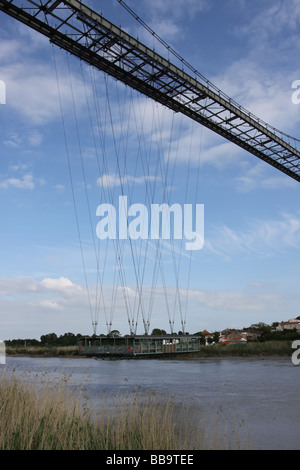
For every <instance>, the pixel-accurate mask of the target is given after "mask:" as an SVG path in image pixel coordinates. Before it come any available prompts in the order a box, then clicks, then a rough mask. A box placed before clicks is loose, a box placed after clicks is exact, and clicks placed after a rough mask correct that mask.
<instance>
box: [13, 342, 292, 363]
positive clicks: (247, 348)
mask: <svg viewBox="0 0 300 470" xmlns="http://www.w3.org/2000/svg"><path fill="white" fill-rule="evenodd" d="M292 352H293V350H292V347H291V341H266V342H249V343H247V344H240V343H236V344H227V345H221V344H213V345H210V346H202V347H201V350H200V351H198V352H193V353H189V354H175V355H165V356H164V358H165V359H172V358H173V359H174V358H175V359H180V360H193V359H199V358H206V357H207V358H213V357H275V356H278V357H284V356H285V357H286V356H291V354H292ZM6 355H7V356H12V357H17V356H29V357H65V358H72V357H79V350H78V347H77V346H51V347H47V346H15V347H12V346H9V347H7V348H6ZM140 358H142V357H140Z"/></svg>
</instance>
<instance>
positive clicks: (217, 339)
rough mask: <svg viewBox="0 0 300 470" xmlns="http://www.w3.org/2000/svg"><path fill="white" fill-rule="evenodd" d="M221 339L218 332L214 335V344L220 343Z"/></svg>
mask: <svg viewBox="0 0 300 470" xmlns="http://www.w3.org/2000/svg"><path fill="white" fill-rule="evenodd" d="M219 339H220V333H219V332H218V331H216V332H215V333H214V335H213V342H214V343H218V342H219Z"/></svg>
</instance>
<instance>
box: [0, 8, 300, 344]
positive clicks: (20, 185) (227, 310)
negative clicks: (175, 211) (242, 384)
mask: <svg viewBox="0 0 300 470" xmlns="http://www.w3.org/2000/svg"><path fill="white" fill-rule="evenodd" d="M86 3H87V4H88V5H90V6H91V7H92V8H93V9H95V10H96V11H98V12H103V14H104V15H106V16H107V17H108V18H109V19H110V20H111V21H112V22H114V23H115V24H116V25H118V26H120V25H121V26H123V27H124V28H125V29H126V30H127V31H128V32H129V33H130V34H132V35H133V36H135V37H136V36H138V37H139V39H140V40H141V41H145V42H147V44H148V45H150V46H152V45H155V48H156V50H157V51H158V52H159V53H161V54H164V50H163V49H162V47H161V46H160V45H159V44H154V43H153V38H151V37H150V38H149V37H147V34H146V33H145V31H144V30H143V28H142V27H141V25H137V24H135V23H134V22H133V20H132V18H131V17H130V16H129V15H128V13H126V12H125V11H124V9H122V7H121V6H120V5H119V3H118V2H117V1H116V0H114V1H112V0H109V1H108V0H102V1H96V0H93V1H92V0H90V1H89V2H86ZM128 4H129V5H130V7H131V8H132V9H133V10H134V11H135V12H136V14H137V15H138V16H140V17H141V18H142V19H143V20H144V21H145V22H146V23H147V24H149V25H150V27H151V28H153V30H155V31H156V33H157V34H159V35H160V36H161V37H162V38H163V39H164V40H165V41H166V42H167V43H169V44H170V45H171V46H172V47H173V49H175V50H176V51H177V52H178V53H179V54H180V55H181V56H182V57H184V58H185V60H186V61H187V62H189V63H190V64H191V65H193V66H194V67H195V68H196V69H197V70H198V71H199V72H200V73H201V74H202V75H204V76H205V77H206V78H207V79H209V80H210V81H211V82H212V83H214V84H215V85H216V86H218V87H219V88H220V89H221V90H222V91H224V92H225V93H226V94H227V95H229V96H231V97H232V98H234V99H235V100H236V101H237V102H239V103H240V104H241V105H242V106H244V107H245V108H247V109H249V110H250V111H251V112H253V113H254V114H255V115H257V116H259V117H260V118H261V119H263V120H264V121H266V122H268V123H269V124H271V125H273V126H274V127H277V128H279V129H280V130H282V131H284V132H286V133H288V134H290V135H292V136H295V137H298V138H300V134H299V121H300V105H295V104H293V103H292V99H291V98H292V93H293V90H292V88H291V86H292V82H293V81H294V80H300V66H299V61H298V60H297V58H298V57H299V50H300V36H299V22H300V5H299V2H297V1H296V0H280V1H279V0H260V1H258V0H251V1H249V0H247V1H246V0H224V1H220V0H185V1H181V0H176V1H174V0H172V1H171V0H164V1H161V0H152V1H151V2H148V1H147V2H146V0H140V1H138V2H137V1H134V0H132V1H129V0H128ZM55 66H56V68H57V70H58V79H57V77H56V73H55ZM0 80H3V81H4V82H5V84H6V104H1V105H0V123H1V136H0V156H1V161H0V214H1V231H0V246H1V248H0V253H1V255H0V259H1V263H0V337H1V338H2V339H11V338H37V339H39V338H40V336H41V335H42V334H46V333H49V332H55V333H56V334H58V335H59V334H63V333H65V332H68V331H71V332H73V333H79V332H80V333H83V334H90V333H91V332H92V328H91V321H92V319H94V318H95V317H94V312H95V310H94V309H95V305H96V303H97V301H99V300H100V304H99V305H100V310H99V312H98V313H97V316H98V315H99V317H98V322H99V324H98V333H102V332H103V333H106V328H107V327H106V320H107V318H110V315H111V314H113V324H112V326H113V328H116V329H119V330H120V331H121V332H122V333H123V334H127V333H128V318H127V314H128V311H130V312H131V313H130V315H132V318H133V317H134V315H135V314H136V312H138V303H139V302H138V298H137V296H136V291H137V288H136V279H138V284H139V289H140V290H139V292H140V293H141V294H142V302H143V311H144V312H145V314H146V313H147V315H148V313H151V327H150V330H151V329H152V328H154V327H160V328H165V329H166V330H167V331H169V325H168V312H169V314H170V315H171V317H172V319H173V318H174V330H175V331H178V330H181V321H180V319H181V315H183V317H184V318H185V317H186V331H188V332H190V333H193V332H196V331H201V330H203V329H207V330H209V331H214V330H222V329H224V328H226V327H235V328H242V327H244V326H249V325H251V324H252V323H257V322H259V321H262V322H265V323H268V324H270V323H272V322H273V321H281V320H286V319H289V318H292V317H295V316H297V315H300V310H299V301H300V295H299V291H300V289H299V281H300V267H299V266H300V263H299V261H300V251H299V248H300V209H299V201H300V186H299V183H297V182H295V181H294V180H292V179H291V178H289V177H287V176H285V175H284V174H282V173H280V172H279V171H277V170H276V169H274V168H272V167H271V166H269V165H267V164H266V163H264V162H262V161H260V160H259V159H258V158H256V157H254V156H252V155H250V154H248V153H246V152H245V151H243V150H241V149H239V148H238V147H236V146H234V145H233V144H230V143H228V142H227V141H225V140H224V139H222V138H220V137H218V136H216V135H215V134H214V133H212V132H211V131H209V130H207V129H205V128H202V127H201V126H200V125H198V124H196V123H193V122H192V121H190V120H188V119H186V118H183V117H181V116H180V115H177V114H176V115H174V113H172V112H170V111H169V110H167V109H165V108H162V107H161V106H159V105H157V104H156V103H154V102H152V101H151V100H150V99H146V98H145V97H143V96H142V95H139V94H138V93H136V92H134V91H132V90H130V89H129V88H128V87H125V86H123V85H122V84H120V83H117V82H116V81H115V80H113V79H111V78H110V77H106V76H104V74H102V73H101V72H98V71H93V70H92V69H91V68H90V67H88V66H86V65H85V64H81V63H80V62H79V61H78V60H77V59H75V58H72V57H69V56H67V55H66V53H65V52H63V51H61V50H59V49H57V48H54V47H53V46H51V45H50V44H49V42H48V40H47V39H46V38H43V37H42V36H40V35H38V34H37V33H35V32H33V31H31V30H30V29H29V28H27V27H25V26H23V25H21V24H19V23H18V22H16V21H15V20H12V19H10V18H9V17H7V16H6V15H4V14H3V13H1V16H0ZM59 97H60V99H61V103H62V111H61V108H60V102H59ZM62 118H63V123H64V128H63V125H62ZM112 123H113V125H112ZM68 157H69V160H68ZM68 162H69V163H70V167H69V166H68ZM69 169H70V170H71V175H72V178H71V179H70V172H69ZM120 175H122V184H121V182H120V178H119V176H120ZM187 178H188V179H187ZM71 183H72V185H73V190H74V198H75V206H74V200H73V193H72V186H71ZM147 191H153V195H154V196H153V197H154V199H153V200H154V201H155V202H157V203H161V202H164V201H165V200H167V201H169V202H177V203H179V204H184V203H190V204H196V203H197V204H204V206H205V244H204V248H203V249H202V250H200V251H197V252H193V253H192V254H191V253H187V252H186V251H185V250H184V249H183V248H182V245H181V244H180V243H178V242H176V243H171V242H168V241H165V242H164V243H162V244H160V245H159V250H161V251H160V253H161V264H160V265H159V269H158V271H157V277H155V280H156V281H155V283H154V284H153V279H154V277H153V273H156V271H155V269H156V268H157V264H156V263H155V259H157V258H156V257H155V253H156V250H157V245H155V243H152V242H151V241H150V242H148V243H146V242H145V241H141V240H139V241H137V242H135V243H133V244H132V245H131V244H130V243H129V242H126V243H123V244H120V245H118V246H119V249H120V250H121V252H119V255H120V256H118V257H117V258H116V252H115V244H114V242H113V241H112V240H108V241H105V242H104V243H102V244H101V246H100V251H101V252H100V255H99V257H98V254H97V253H98V248H99V244H98V240H97V238H96V236H95V233H96V225H97V223H98V221H99V218H98V217H96V208H97V206H98V205H99V204H101V203H104V202H106V203H112V202H113V203H114V204H116V201H117V200H118V196H119V195H121V194H126V195H128V198H129V200H130V202H131V203H146V200H147V194H146V192H147ZM111 192H113V194H114V197H113V199H111ZM151 194H152V193H151ZM148 202H149V201H148ZM75 209H76V213H77V220H76V217H75ZM77 221H78V225H77ZM78 227H79V231H80V237H79V236H78ZM80 242H81V244H80ZM132 253H133V254H134V256H133V257H132ZM82 255H83V256H82ZM190 255H191V256H190ZM119 258H121V259H122V263H121V265H120V264H119V262H118V259H119ZM116 259H117V261H116ZM83 261H84V264H83ZM174 263H175V265H176V268H177V270H176V273H177V274H176V273H174V269H173V268H174ZM136 269H137V270H138V274H137V271H136ZM99 280H101V286H102V290H99V289H98V290H97V287H95V286H97V285H99V283H97V281H99ZM187 292H188V295H187ZM100 294H103V299H104V300H103V299H102V297H101V295H100ZM124 295H125V296H126V297H124ZM124 298H125V299H126V301H127V302H129V304H130V307H128V306H127V307H126V305H125V301H124ZM138 332H143V328H142V317H141V314H139V327H138Z"/></svg>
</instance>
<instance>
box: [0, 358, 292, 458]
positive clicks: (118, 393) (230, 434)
mask: <svg viewBox="0 0 300 470" xmlns="http://www.w3.org/2000/svg"><path fill="white" fill-rule="evenodd" d="M3 372H4V374H5V376H6V377H7V378H9V376H10V374H12V376H13V377H14V378H15V379H16V380H17V381H18V383H19V382H20V383H21V386H22V387H23V386H26V390H27V386H28V387H29V389H30V392H31V393H30V396H31V397H33V398H32V401H31V402H29V403H28V406H27V405H26V406H25V403H24V400H23V398H24V395H23V393H24V392H23V390H21V392H20V394H19V395H18V396H17V397H16V401H15V404H12V408H10V409H14V412H12V413H10V412H9V410H8V409H7V413H4V412H3V413H2V416H3V417H4V416H7V419H8V417H9V416H14V420H13V421H12V423H10V422H9V419H8V421H7V425H6V424H5V423H4V422H3V423H1V424H2V426H1V427H0V429H2V430H4V431H5V434H6V438H5V440H6V442H7V444H8V445H12V446H18V445H19V440H18V436H19V438H20V439H21V438H22V439H23V438H24V439H25V436H26V432H24V433H23V432H21V430H22V429H24V427H23V428H22V426H24V425H25V422H26V423H28V429H29V435H30V436H31V437H30V441H28V440H27V441H26V440H25V442H23V444H22V445H25V446H26V445H27V443H28V445H29V446H31V448H33V447H32V446H34V445H37V446H43V447H47V446H48V445H49V446H50V447H51V446H53V447H54V448H55V446H56V448H74V446H76V445H78V446H79V447H80V448H93V449H95V448H100V447H102V446H103V447H104V448H106V449H107V448H108V447H105V446H106V445H107V446H109V442H106V443H105V441H103V440H102V441H100V440H98V437H97V436H98V435H99V439H100V436H102V437H105V436H104V435H103V432H102V431H104V430H106V431H105V433H104V434H105V435H107V436H111V434H110V433H111V432H112V433H113V436H115V438H116V439H118V442H119V444H117V443H116V441H114V443H112V444H111V445H112V447H114V448H115V449H117V448H120V447H119V446H124V444H125V446H126V448H127V449H129V448H131V449H133V448H136V447H135V443H136V441H135V437H134V436H139V437H138V440H139V446H140V447H139V448H141V447H143V448H146V447H147V445H150V446H153V447H152V449H154V448H159V449H162V448H163V447H165V450H166V449H168V448H173V449H174V447H175V448H176V449H180V448H181V446H180V443H181V442H183V441H185V443H184V444H183V445H184V448H186V449H191V447H193V448H195V449H247V450H250V449H257V450H259V449H262V450H263V449H264V450H267V449H277V450H278V449H285V450H286V449H295V450H296V449H299V437H298V435H299V433H298V429H299V424H298V423H299V421H300V408H299V407H297V406H295V403H297V393H298V390H299V368H298V367H296V366H295V365H294V364H293V363H292V361H291V357H275V356H273V357H270V356H260V357H254V356H253V357H251V358H247V357H232V358H229V357H217V358H208V357H206V358H198V360H196V359H195V360H190V361H184V360H172V361H169V360H155V359H153V360H151V361H132V360H126V359H125V360H121V361H102V360H100V361H95V360H94V359H92V358H81V357H73V358H72V359H68V358H67V357H66V358H58V357H52V358H51V357H44V358H37V357H29V356H28V357H8V358H7V361H6V367H5V368H4V369H3ZM7 374H8V375H7ZM1 382H2V383H4V382H3V381H2V380H1V381H0V383H1ZM49 388H50V389H51V390H53V391H54V397H53V398H55V396H57V397H58V398H59V402H58V403H57V404H56V403H54V402H53V401H52V398H51V399H50V394H49ZM14 390H15V389H10V391H9V390H8V389H6V391H5V390H4V389H3V393H1V394H0V395H1V397H2V399H1V400H0V401H1V403H2V405H1V406H4V405H5V407H6V406H8V405H9V403H10V400H7V397H9V398H12V397H13V396H16V395H14ZM37 390H39V393H37ZM61 390H63V391H64V392H66V393H67V395H66V396H67V400H60V399H61V398H62V396H61ZM43 391H45V394H43V393H42V392H43ZM8 392H9V393H8ZM69 394H70V397H71V396H73V394H75V396H76V400H77V399H78V398H79V397H81V399H82V402H81V405H80V409H81V410H82V411H83V415H84V416H87V415H88V414H89V411H90V412H91V414H90V416H91V417H92V418H94V416H96V415H98V413H100V415H102V413H103V412H104V413H106V416H107V418H108V421H107V422H106V421H105V420H104V421H102V420H101V421H98V423H99V424H100V427H99V428H98V431H99V434H98V431H97V429H94V431H95V433H94V431H92V430H91V428H90V426H91V425H92V423H91V421H89V422H88V421H87V422H85V423H83V422H82V421H81V418H82V416H81V415H80V414H79V415H78V414H77V413H75V415H74V414H73V411H72V409H74V407H73V408H72V407H71V408H72V409H71V413H70V414H69V413H67V414H64V412H63V411H64V409H65V405H66V404H67V402H68V403H69V404H71V403H72V400H71V399H69V398H68V396H69ZM42 395H43V397H44V398H45V403H50V405H49V406H50V408H49V413H48V412H47V409H46V407H45V405H44V401H42V402H39V405H38V403H37V401H36V399H37V397H42ZM18 397H19V399H18ZM20 397H22V399H21V398H20ZM51 397H52V394H51ZM148 399H149V401H148ZM64 403H65V405H64ZM146 403H147V404H149V406H147V409H148V412H149V414H147V413H148V412H147V413H144V410H145V407H144V404H146ZM18 404H20V406H21V408H20V407H19V408H18ZM33 404H35V405H34V406H36V408H35V413H37V415H36V416H32V414H31V413H33V412H34V408H33V406H32V405H33ZM37 405H38V406H37ZM135 405H137V406H135ZM2 409H3V408H2ZM68 409H69V408H68ZM26 410H28V413H30V415H29V416H28V419H27V417H26V416H25V417H24V420H23V418H22V414H24V412H25V411H26ZM51 410H53V411H51ZM54 411H55V413H54ZM125 411H126V412H127V411H129V412H130V413H131V411H132V414H131V415H130V417H129V416H128V415H126V413H125ZM133 411H134V412H133ZM157 411H159V413H158V414H157ZM164 411H166V412H167V411H168V413H165V414H163V413H164ZM41 412H42V416H43V417H44V419H43V422H42V423H41V420H39V417H40V416H41V415H40V413H41ZM50 412H51V413H50ZM124 413H125V414H124ZM160 415H161V418H163V419H162V420H161V421H159V419H160ZM15 416H18V417H20V420H19V421H18V422H19V423H21V424H20V426H19V427H18V426H17V429H12V428H11V426H12V425H17V423H16V421H15ZM140 417H142V420H141V421H139V419H140ZM25 418H26V419H25ZM119 418H120V419H119ZM123 418H124V419H123ZM178 418H180V419H179V421H178ZM181 418H182V419H181ZM18 419H19V418H18ZM52 420H53V421H54V422H52ZM132 420H133V421H132ZM129 421H130V423H131V424H130V429H132V430H133V429H135V433H134V434H131V437H132V438H133V440H131V441H129V440H127V441H126V442H124V440H123V438H124V439H127V438H129V436H128V435H124V434H122V433H121V435H120V434H118V436H117V434H115V432H116V433H117V432H118V431H119V429H121V428H122V429H123V430H124V428H123V424H122V423H128V422H129ZM30 423H31V424H30ZM39 423H41V427H40V426H39ZM106 423H110V425H109V426H108V427H106V426H105V425H106ZM134 423H135V424H134ZM156 423H160V424H159V426H157V425H156ZM164 423H165V424H166V426H165V425H164ZM136 424H138V426H137V427H136ZM9 426H10V427H9ZM51 426H52V427H51ZM9 429H10V430H11V431H12V432H10V433H8V432H7V433H6V430H9ZM51 429H53V430H54V431H55V430H56V431H55V432H56V434H60V431H61V434H62V435H61V437H59V442H58V441H57V440H55V432H54V433H52V432H50V431H51ZM88 429H90V431H91V434H89V431H88ZM125 429H126V428H125ZM145 429H148V431H147V432H146V433H145V434H141V433H143V432H144V431H143V430H145ZM166 429H168V432H166V434H165V430H166ZM171 429H172V432H170V430H171ZM79 430H82V433H80V432H78V431H79ZM48 431H49V432H50V434H49V433H48ZM69 431H70V432H69ZM190 431H192V435H191V434H189V433H190ZM86 432H87V434H86ZM186 433H188V434H186ZM0 434H1V432H0ZM164 435H165V438H166V439H169V438H172V442H170V441H166V440H165V439H164V438H163V436H164ZM39 436H40V437H39ZM47 436H48V437H49V439H48V437H47ZM68 436H70V437H71V438H70V440H67V441H65V440H64V439H65V438H68ZM78 436H82V439H83V441H81V443H80V442H78V441H77V438H78ZM89 436H90V437H91V440H90V439H89ZM151 436H152V438H151ZM155 436H156V437H155ZM158 436H160V438H159V439H158V438H157V437H158ZM188 436H189V437H188ZM3 437H4V436H3ZM15 437H16V440H14V442H11V441H10V439H11V438H14V439H15ZM178 437H179V442H178V440H177V438H178ZM156 438H157V440H156V442H155V444H154V443H153V441H152V444H151V442H150V441H149V439H156ZM173 438H174V440H173ZM194 438H197V439H196V440H197V442H195V441H194V440H193V439H194ZM95 439H96V440H95ZM119 439H121V440H119ZM0 441H1V440H0ZM163 441H164V442H163ZM2 442H3V441H2ZM110 442H111V441H110ZM31 443H32V444H31ZM81 446H82V447H81ZM154 446H155V447H154ZM176 446H178V447H176ZM39 448H41V447H39ZM48 448H49V447H48ZM123 448H124V447H123Z"/></svg>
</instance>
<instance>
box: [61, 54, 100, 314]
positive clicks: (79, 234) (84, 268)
mask: <svg viewBox="0 0 300 470" xmlns="http://www.w3.org/2000/svg"><path fill="white" fill-rule="evenodd" d="M52 52H53V60H54V69H55V75H56V82H57V90H58V98H59V106H60V113H61V121H62V128H63V134H64V141H65V147H66V156H67V166H68V172H69V178H70V186H71V192H72V200H73V207H74V213H75V220H76V227H77V233H78V240H79V246H80V253H81V260H82V265H83V272H84V279H85V285H86V291H87V298H88V305H89V310H90V315H91V320H92V322H93V312H92V305H91V297H90V291H89V286H88V281H87V274H86V266H85V260H84V255H83V248H82V241H81V232H80V226H79V218H78V212H77V206H76V199H75V192H74V184H73V177H72V170H71V161H70V154H69V146H68V140H67V135H66V126H65V119H64V113H63V107H62V99H61V91H60V85H59V78H58V70H57V63H56V56H55V50H54V45H52Z"/></svg>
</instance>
